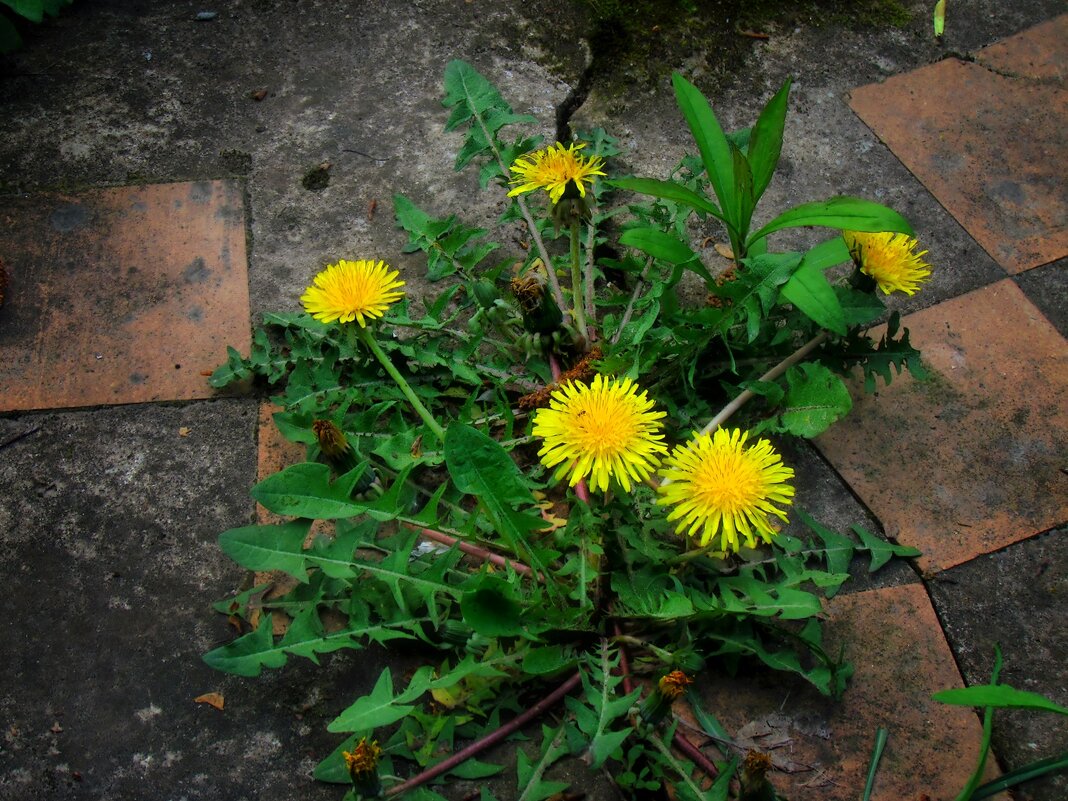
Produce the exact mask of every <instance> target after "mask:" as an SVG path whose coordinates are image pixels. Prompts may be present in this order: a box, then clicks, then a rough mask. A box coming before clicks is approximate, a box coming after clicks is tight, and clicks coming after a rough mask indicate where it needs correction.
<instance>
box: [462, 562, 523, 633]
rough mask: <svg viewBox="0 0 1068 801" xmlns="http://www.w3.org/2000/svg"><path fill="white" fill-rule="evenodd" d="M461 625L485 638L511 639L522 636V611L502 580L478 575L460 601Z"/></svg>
mask: <svg viewBox="0 0 1068 801" xmlns="http://www.w3.org/2000/svg"><path fill="white" fill-rule="evenodd" d="M460 613H461V614H462V615H463V618H464V622H465V623H467V625H469V626H470V627H471V628H473V629H474V630H475V631H476V632H477V633H479V634H482V635H483V636H485V637H514V636H516V635H518V634H522V632H523V625H522V621H521V617H522V613H523V608H522V607H521V606H520V605H519V604H518V603H516V600H515V592H514V591H513V590H512V587H511V585H510V584H509V583H508V582H507V581H505V580H504V579H500V578H497V577H496V576H490V575H485V574H484V575H482V576H479V577H478V578H477V580H476V583H475V585H474V586H473V587H472V588H471V589H469V590H468V591H467V592H465V593H464V594H463V597H462V598H460Z"/></svg>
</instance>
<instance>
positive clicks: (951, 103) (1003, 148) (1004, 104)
mask: <svg viewBox="0 0 1068 801" xmlns="http://www.w3.org/2000/svg"><path fill="white" fill-rule="evenodd" d="M1066 42H1068V15H1063V16H1061V17H1058V18H1057V19H1055V20H1052V21H1050V22H1048V23H1046V24H1044V25H1040V26H1038V27H1036V28H1033V29H1031V30H1029V31H1026V32H1024V33H1021V34H1018V35H1017V36H1014V37H1012V38H1011V39H1008V40H1006V41H1004V42H1002V43H999V44H998V45H994V46H993V48H992V50H991V51H990V52H989V53H988V52H987V51H980V52H979V53H978V54H977V56H976V62H975V63H969V62H967V61H961V60H959V59H955V58H949V59H946V60H944V61H941V62H939V63H937V64H932V65H931V66H929V67H924V68H923V69H919V70H915V71H913V72H909V73H906V74H904V75H898V76H895V77H893V78H890V79H888V80H886V81H885V82H884V83H881V84H873V85H869V86H864V87H861V88H859V89H856V90H855V91H853V92H852V95H851V106H852V108H853V110H854V111H855V112H856V113H857V114H858V115H859V116H860V117H861V118H862V119H863V120H864V121H865V122H866V123H867V124H868V125H869V126H870V127H871V128H872V130H874V131H875V133H876V134H877V135H878V136H879V138H880V139H881V140H882V141H883V142H884V143H886V145H887V146H888V147H889V148H890V149H891V150H892V151H893V152H894V154H895V155H897V157H898V158H900V159H901V161H902V162H903V163H904V164H905V165H906V166H907V167H908V168H909V169H910V170H911V171H912V172H913V173H914V174H915V175H916V176H917V177H918V178H919V179H920V180H921V181H922V182H923V184H924V186H926V187H927V188H928V189H929V190H930V191H931V192H932V193H933V194H934V195H935V197H937V198H938V200H939V201H940V202H941V203H942V204H943V205H944V206H945V207H946V208H947V209H948V210H949V211H950V213H951V214H953V216H954V217H956V218H957V220H958V221H960V223H961V225H963V226H964V227H965V228H966V229H967V230H968V232H969V233H971V234H972V236H974V237H975V239H976V240H977V241H978V242H979V243H980V244H981V245H982V246H983V248H984V249H985V250H986V251H987V253H989V254H990V255H991V256H992V257H993V258H994V259H995V260H997V262H998V263H999V264H1001V265H1002V267H1004V268H1005V270H1006V271H1008V272H1009V273H1012V274H1016V273H1020V272H1023V271H1024V270H1028V269H1030V268H1032V267H1037V266H1039V265H1042V264H1046V263H1048V262H1051V261H1054V260H1056V259H1059V258H1063V257H1064V256H1066V255H1068V193H1066V191H1065V185H1064V180H1063V179H1064V174H1063V169H1062V164H1063V161H1064V158H1065V155H1066V144H1065V139H1064V129H1065V127H1066V125H1068V90H1066V88H1065V85H1064V74H1063V71H1062V69H1061V68H1060V67H1058V66H1056V62H1060V63H1062V64H1063V62H1064V61H1065V60H1066V59H1068V44H1065V43H1066ZM998 65H1005V66H1004V67H1000V66H998Z"/></svg>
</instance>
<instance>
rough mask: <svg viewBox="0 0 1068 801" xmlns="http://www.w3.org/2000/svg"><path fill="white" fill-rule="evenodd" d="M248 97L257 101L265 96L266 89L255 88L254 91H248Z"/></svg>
mask: <svg viewBox="0 0 1068 801" xmlns="http://www.w3.org/2000/svg"><path fill="white" fill-rule="evenodd" d="M249 97H251V98H252V99H253V100H255V101H256V102H257V103H259V102H260V101H261V100H263V98H265V97H267V90H266V89H257V90H256V91H255V92H250V93H249Z"/></svg>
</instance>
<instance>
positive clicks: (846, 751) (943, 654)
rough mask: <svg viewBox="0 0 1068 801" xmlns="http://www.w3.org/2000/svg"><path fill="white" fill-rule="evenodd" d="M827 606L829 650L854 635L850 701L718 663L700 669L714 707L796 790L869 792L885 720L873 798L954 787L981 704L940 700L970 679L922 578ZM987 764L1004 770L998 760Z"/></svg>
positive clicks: (912, 800) (967, 759) (804, 795)
mask: <svg viewBox="0 0 1068 801" xmlns="http://www.w3.org/2000/svg"><path fill="white" fill-rule="evenodd" d="M827 612H828V616H829V619H828V622H827V624H826V627H825V645H826V646H827V651H828V652H829V653H833V654H837V653H838V649H839V647H840V646H842V645H844V646H845V656H846V658H847V659H848V660H849V661H850V662H852V664H853V665H854V668H855V673H854V675H853V678H852V679H851V681H850V683H849V686H848V688H847V689H846V691H845V694H844V696H843V697H842V699H841V700H840V701H835V700H833V699H830V698H825V697H823V696H821V695H819V694H818V693H817V692H816V691H815V690H814V689H812V690H810V689H809V688H808V687H807V686H805V687H801V686H799V684H798V683H797V682H794V681H791V680H783V679H782V678H780V677H779V676H769V675H767V674H763V673H762V674H760V675H759V676H754V675H750V674H741V675H739V676H737V677H735V678H729V677H727V676H725V675H722V674H716V673H715V672H710V675H708V677H707V678H705V677H704V676H702V678H701V682H702V692H701V695H702V696H703V698H704V699H705V702H706V704H707V707H706V708H707V709H708V710H709V711H711V712H712V713H713V714H714V715H716V717H717V718H718V719H719V720H720V722H721V723H723V724H724V726H725V727H726V728H727V731H728V733H729V734H731V735H732V737H734V738H735V739H736V740H739V739H741V740H742V744H743V746H748V747H753V748H755V749H757V750H760V751H762V752H765V753H768V754H769V755H770V756H771V757H772V760H773V765H774V766H775V767H776V768H777V770H773V771H772V772H771V773H770V774H769V778H770V779H771V780H772V782H773V784H774V785H775V789H776V791H777V792H778V793H779V795H781V796H785V797H787V798H790V799H791V801H856V799H857V798H860V796H861V795H862V793H863V790H864V782H865V778H866V774H867V768H868V762H869V759H870V756H871V750H872V745H873V743H874V741H875V733H876V731H877V730H878V728H879V727H880V726H883V727H886V728H887V729H888V730H889V739H888V741H887V746H886V750H885V752H884V753H883V758H882V761H881V763H880V767H879V772H878V774H877V776H876V782H875V787H874V792H873V794H872V798H873V799H874V800H875V801H920V799H921V798H923V797H924V796H923V794H926V795H927V796H929V797H930V798H931V799H937V800H938V801H942V800H943V799H950V798H953V797H955V796H956V794H957V793H958V792H959V791H960V789H961V788H962V787H963V786H964V783H965V782H966V781H967V778H968V776H969V774H970V773H971V770H972V769H973V766H974V764H975V759H976V757H977V756H978V753H979V743H980V740H981V736H982V731H981V726H980V724H979V719H978V717H977V715H976V714H975V712H973V711H972V710H971V709H967V708H963V707H951V706H946V705H944V704H939V703H937V702H935V701H932V700H931V694H932V693H934V692H936V691H938V690H942V689H948V688H950V687H960V686H962V685H963V682H962V680H961V677H960V673H958V671H957V667H956V664H955V662H954V661H953V655H952V653H951V651H950V649H949V645H948V644H947V643H946V640H945V638H944V637H943V636H942V630H941V627H940V626H939V623H938V618H937V616H936V615H935V612H934V609H933V608H932V606H931V603H930V600H929V599H928V597H927V593H926V591H925V590H924V588H923V585H921V584H907V585H903V586H899V587H887V588H883V589H878V590H869V591H866V592H858V593H853V594H849V595H839V596H837V597H836V598H834V599H833V600H832V601H830V602H829V604H828V607H827ZM780 675H781V674H780ZM691 736H692V737H693V738H694V739H695V740H697V739H699V735H691ZM992 762H993V760H991V763H992ZM987 774H988V776H990V777H991V778H992V777H993V776H995V775H996V772H995V771H994V769H993V765H990V769H989V770H988V771H987ZM995 797H996V798H999V799H1003V798H1005V796H1004V794H1002V795H998V796H995Z"/></svg>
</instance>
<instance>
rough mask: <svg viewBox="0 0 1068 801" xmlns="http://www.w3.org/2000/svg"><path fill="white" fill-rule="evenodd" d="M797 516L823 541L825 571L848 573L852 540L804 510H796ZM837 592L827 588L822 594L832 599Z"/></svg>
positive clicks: (851, 559)
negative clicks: (825, 562) (825, 561)
mask: <svg viewBox="0 0 1068 801" xmlns="http://www.w3.org/2000/svg"><path fill="white" fill-rule="evenodd" d="M794 511H795V512H797V516H798V517H800V518H801V521H802V522H803V523H804V524H805V525H806V526H808V528H809V530H810V531H812V533H813V534H815V535H816V536H817V537H819V538H820V539H821V540H823V553H824V556H825V557H826V560H827V569H828V570H829V571H831V572H832V573H848V572H849V565H850V563H851V562H852V561H853V550H854V546H853V540H851V539H849V537H847V536H845V535H844V534H839V533H838V532H837V531H832V530H831V529H829V528H827V527H826V526H824V525H822V524H821V523H819V522H818V521H816V520H815V519H814V518H813V517H811V516H809V514H808V513H807V512H805V510H804V509H801V508H796V509H795V510H794ZM837 592H838V588H837V587H830V588H827V589H826V590H825V592H824V594H825V595H826V596H827V597H828V598H833V597H834V595H835V593H837Z"/></svg>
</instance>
